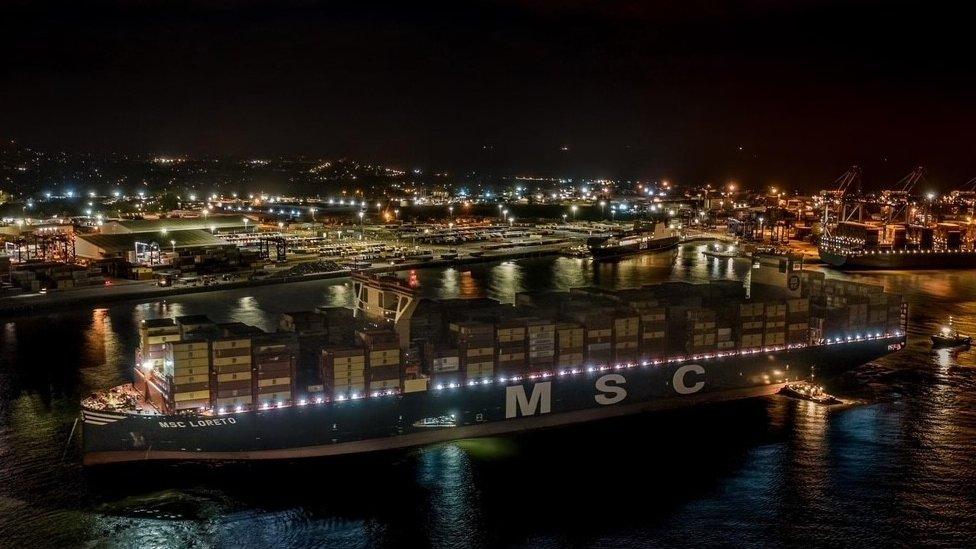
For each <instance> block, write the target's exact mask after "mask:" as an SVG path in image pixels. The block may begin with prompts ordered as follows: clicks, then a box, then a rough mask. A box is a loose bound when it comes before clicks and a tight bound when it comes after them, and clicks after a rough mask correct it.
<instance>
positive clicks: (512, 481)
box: [0, 247, 976, 547]
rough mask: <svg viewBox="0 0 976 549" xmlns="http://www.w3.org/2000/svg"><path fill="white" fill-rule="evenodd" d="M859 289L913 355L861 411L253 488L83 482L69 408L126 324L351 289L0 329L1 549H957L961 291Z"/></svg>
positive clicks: (968, 431) (387, 462)
mask: <svg viewBox="0 0 976 549" xmlns="http://www.w3.org/2000/svg"><path fill="white" fill-rule="evenodd" d="M747 275H748V265H747V264H743V263H741V262H740V263H736V264H735V265H734V266H732V265H731V264H730V263H729V262H728V261H720V262H714V261H708V262H706V261H702V260H699V259H698V255H697V252H696V250H695V249H694V248H693V247H688V248H687V249H684V250H682V251H681V252H680V253H679V254H677V255H672V254H663V255H654V256H643V257H640V258H636V259H632V260H627V261H623V262H620V263H616V264H610V265H601V266H600V267H599V268H598V269H597V268H594V267H593V265H592V264H590V263H589V262H583V261H581V260H576V259H565V258H560V259H542V260H525V261H516V262H506V263H500V264H486V265H481V266H475V267H472V268H470V270H468V269H465V271H463V272H461V271H457V270H451V269H448V270H436V271H419V272H418V276H419V277H420V280H421V282H422V287H423V288H424V291H425V292H426V293H427V294H428V295H432V296H458V295H460V296H471V295H479V294H483V293H485V294H487V295H490V296H492V297H497V298H499V299H502V300H511V299H513V297H514V294H515V292H517V291H523V290H536V289H548V288H569V287H572V286H579V285H583V284H600V285H603V286H607V287H613V286H633V285H637V284H641V283H648V282H655V281H659V280H666V279H682V280H696V281H704V280H707V279H709V278H735V279H742V278H743V277H745V276H747ZM831 276H846V275H834V274H832V275H831ZM855 278H862V279H865V280H867V281H873V282H876V283H881V284H884V285H885V286H886V287H887V288H888V289H889V290H890V291H896V292H901V293H904V294H905V295H906V297H907V299H908V300H909V301H910V303H911V304H912V309H911V315H912V325H911V330H910V345H909V348H908V349H907V350H905V351H903V352H901V353H900V354H898V355H894V356H890V357H886V358H884V359H882V360H880V361H878V362H877V363H874V364H869V365H865V366H863V367H861V368H859V369H858V370H857V371H856V372H853V373H852V374H849V375H846V376H843V377H842V378H838V379H835V380H831V381H830V383H829V385H830V386H831V387H832V388H833V389H834V390H835V391H836V392H840V393H841V394H844V395H849V396H854V397H857V398H858V399H860V400H862V401H863V404H861V405H858V406H853V407H847V408H843V409H837V408H834V409H829V410H828V409H826V408H823V407H819V406H816V405H812V404H811V403H806V402H796V401H791V400H787V399H782V398H779V397H773V398H769V399H756V400H750V401H742V402H736V403H729V404H721V405H713V406H704V407H698V408H695V409H690V410H681V411H671V412H664V413H658V414H653V415H648V416H639V417H631V418H627V419H624V420H617V421H610V422H603V423H597V424H592V425H585V426H574V427H570V428H565V429H560V430H554V431H547V432H541V433H534V434H529V435H523V436H518V437H506V438H492V439H481V440H470V441H460V442H455V443H448V444H441V445H435V446H430V447H425V448H421V449H417V450H411V451H404V452H395V453H387V454H381V455H377V456H365V457H364V456H358V457H348V458H340V459H327V460H313V461H304V462H297V463H274V464H259V465H223V466H186V465H182V466H173V465H168V466H152V467H145V466H133V467H127V468H123V469H111V470H109V471H108V472H105V471H102V472H92V471H86V470H83V469H82V468H81V466H80V465H79V463H78V460H79V456H78V452H77V440H75V441H74V442H73V443H72V444H70V445H68V446H67V447H66V445H65V441H66V439H67V438H68V434H69V432H70V429H71V423H72V421H73V419H74V417H75V416H76V414H77V408H78V404H77V403H78V401H79V399H80V397H82V396H83V395H85V394H86V393H87V392H88V391H90V390H92V389H95V388H101V387H106V386H110V385H114V384H118V383H121V382H124V381H127V375H128V368H129V361H130V359H131V356H132V352H133V350H134V348H135V345H136V343H137V333H136V328H137V325H138V323H139V321H140V320H141V319H143V318H151V317H158V316H170V315H178V314H193V313H208V314H210V315H211V316H212V317H213V318H215V319H216V320H219V321H232V320H233V321H242V322H247V323H251V324H255V325H258V326H261V327H264V328H272V327H273V326H274V323H275V317H276V315H277V313H279V312H282V311H287V310H296V309H308V308H311V307H312V306H314V305H317V304H322V303H346V302H348V300H349V299H350V296H349V287H348V286H347V285H346V284H345V282H346V281H343V280H337V281H321V282H313V283H303V284H292V285H287V286H279V287H270V286H269V287H261V288H255V289H247V290H235V291H226V292H218V293H210V294H196V295H191V296H185V297H179V298H170V299H168V300H167V301H166V302H165V303H163V302H150V303H124V304H118V305H115V306H112V307H110V308H107V309H95V310H66V311H62V312H59V313H57V314H53V315H50V316H48V317H44V318H30V319H21V320H16V321H11V322H4V321H0V546H18V545H21V546H28V547H38V546H62V547H65V546H71V547H73V546H123V547H171V546H186V545H192V546H201V547H208V546H220V547H253V546H271V545H274V546H285V547H288V546H294V547H305V546H324V547H333V546H375V545H380V544H387V545H410V546H438V547H439V546H462V547H466V546H531V547H563V546H567V545H570V546H606V547H621V546H648V545H653V546H688V545H696V546H698V545H720V546H729V545H736V546H741V545H762V546H781V545H788V544H803V545H814V546H840V545H845V546H846V545H855V544H857V545H866V546H917V545H926V546H931V545H944V546H954V547H958V546H964V545H970V544H971V543H972V540H973V539H974V538H976V495H974V494H976V489H974V488H976V412H974V409H976V355H974V353H973V352H970V351H963V352H952V351H943V352H939V353H933V352H931V351H930V350H929V347H928V345H927V341H926V338H927V335H928V334H929V333H930V332H931V331H933V330H934V329H935V326H936V324H938V323H940V322H942V321H943V320H944V318H945V317H946V315H948V314H953V315H955V317H956V319H957V323H958V325H959V329H960V330H961V331H967V332H976V272H958V273H936V272H930V273H918V272H916V273H880V274H872V275H868V276H857V277H855ZM66 448H67V450H66ZM65 452H66V453H65ZM62 454H64V458H63V459H62Z"/></svg>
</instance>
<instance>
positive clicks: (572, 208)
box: [570, 204, 579, 222]
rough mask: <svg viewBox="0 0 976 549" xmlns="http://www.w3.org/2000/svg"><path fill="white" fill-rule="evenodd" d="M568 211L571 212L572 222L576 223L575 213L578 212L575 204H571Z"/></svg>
mask: <svg viewBox="0 0 976 549" xmlns="http://www.w3.org/2000/svg"><path fill="white" fill-rule="evenodd" d="M570 209H571V210H572V211H573V221H574V222H575V221H576V212H577V211H579V207H577V206H576V204H573V206H572V207H571V208H570Z"/></svg>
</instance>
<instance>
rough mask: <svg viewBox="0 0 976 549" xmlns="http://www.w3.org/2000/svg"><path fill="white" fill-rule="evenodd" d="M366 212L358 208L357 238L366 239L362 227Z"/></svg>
mask: <svg viewBox="0 0 976 549" xmlns="http://www.w3.org/2000/svg"><path fill="white" fill-rule="evenodd" d="M365 215H366V212H364V211H362V210H359V240H366V229H365V228H364V227H363V217H364V216H365Z"/></svg>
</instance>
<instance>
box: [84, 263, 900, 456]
mask: <svg viewBox="0 0 976 549" xmlns="http://www.w3.org/2000/svg"><path fill="white" fill-rule="evenodd" d="M751 274H752V276H751V277H750V280H749V282H748V284H743V283H740V282H733V281H716V282H711V283H708V284H690V283H684V282H670V283H663V284H656V285H649V286H643V287H639V288H631V289H623V290H606V289H601V288H593V287H586V288H577V289H574V290H572V291H570V292H544V293H526V294H520V295H518V296H517V299H516V302H515V303H514V304H502V303H499V302H497V301H494V300H491V299H486V298H478V299H447V300H430V299H422V298H419V297H418V295H419V293H418V287H417V281H416V279H414V278H408V279H399V278H396V277H393V276H389V275H367V274H357V275H354V277H353V282H354V284H353V286H354V292H355V304H354V306H353V307H352V308H349V309H346V308H334V307H329V308H320V309H318V310H315V311H302V312H294V313H288V314H283V315H281V317H280V320H279V325H278V328H277V331H275V332H265V331H262V330H260V329H258V328H255V327H252V326H248V325H245V324H241V323H215V322H213V321H212V320H211V319H209V318H207V317H205V316H183V317H177V318H160V319H152V320H145V321H144V322H143V323H142V325H141V326H140V334H139V337H140V347H139V349H138V351H137V353H136V357H135V366H134V368H133V382H132V383H131V384H126V385H123V386H119V387H115V388H111V389H107V390H105V391H100V392H97V393H94V394H92V395H90V396H89V397H87V398H85V399H84V401H83V403H82V418H81V419H82V433H83V439H84V442H83V451H84V462H85V463H86V464H90V465H94V464H106V463H113V462H129V461H141V460H151V461H152V460H191V461H195V460H252V459H290V458H299V457H314V456H328V455H337V454H349V453H358V452H369V451H376V450H384V449H391V448H400V447H409V446H415V445H423V444H428V443H433V442H438V441H445V440H452V439H458V438H469V437H479V436H488V435H498V434H503V433H511V432H517V431H522V430H528V429H537V428H544V427H552V426H558V425H567V424H572V423H577V422H582V421H590V420H598V419H603V418H609V417H614V416H620V415H625V414H633V413H638V412H643V411H649V410H656V409H662V408H672V407H679V406H686V405H693V404H697V403H702V402H711V401H721V400H729V399H738V398H748V397H756V396H762V395H769V394H773V393H775V392H777V391H779V390H780V389H781V388H782V387H784V386H785V384H787V383H790V382H797V381H805V380H809V379H811V378H812V377H814V376H818V377H819V376H829V375H833V374H836V373H839V372H842V371H844V370H847V369H850V368H853V367H855V366H857V365H860V364H863V363H866V362H868V361H871V360H873V359H875V358H878V357H880V356H883V355H885V354H888V353H891V352H895V351H897V350H899V349H901V348H902V347H903V346H904V344H905V330H906V326H905V324H906V318H907V316H906V315H907V310H906V306H905V304H904V303H903V301H902V299H901V297H900V296H898V295H893V294H889V293H885V292H884V291H883V289H882V288H881V287H880V286H875V285H867V284H861V283H855V282H849V281H842V280H833V279H825V278H824V276H823V275H822V273H818V272H816V271H808V270H803V269H802V262H801V261H800V260H799V258H797V257H793V256H783V255H769V256H760V257H757V263H756V267H755V268H754V269H753V271H752V273H751Z"/></svg>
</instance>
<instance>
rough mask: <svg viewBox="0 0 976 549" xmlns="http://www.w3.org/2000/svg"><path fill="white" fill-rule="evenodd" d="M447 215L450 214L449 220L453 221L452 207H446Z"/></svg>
mask: <svg viewBox="0 0 976 549" xmlns="http://www.w3.org/2000/svg"><path fill="white" fill-rule="evenodd" d="M447 213H449V214H450V216H451V219H452V220H453V219H454V206H448V207H447Z"/></svg>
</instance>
